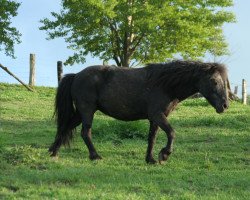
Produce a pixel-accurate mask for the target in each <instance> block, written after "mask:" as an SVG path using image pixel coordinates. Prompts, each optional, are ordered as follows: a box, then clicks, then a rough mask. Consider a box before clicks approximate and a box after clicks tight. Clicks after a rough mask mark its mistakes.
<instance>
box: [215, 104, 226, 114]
mask: <svg viewBox="0 0 250 200" xmlns="http://www.w3.org/2000/svg"><path fill="white" fill-rule="evenodd" d="M215 109H216V112H217V113H223V112H225V110H226V109H228V105H227V104H223V105H220V106H217V107H216V108H215Z"/></svg>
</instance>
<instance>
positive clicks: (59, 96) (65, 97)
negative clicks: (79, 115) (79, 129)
mask: <svg viewBox="0 0 250 200" xmlns="http://www.w3.org/2000/svg"><path fill="white" fill-rule="evenodd" d="M74 78H75V74H67V75H66V76H65V77H64V78H63V79H62V80H61V82H60V84H59V86H58V89H57V93H56V98H55V113H54V116H55V118H56V123H57V134H56V139H55V143H57V144H58V143H59V144H64V145H69V142H70V140H71V139H72V137H73V133H74V128H73V129H72V127H70V123H71V120H72V117H73V116H74V115H75V114H76V110H75V108H74V104H73V100H72V96H71V85H72V83H73V80H74ZM55 143H54V144H53V145H54V147H55V148H56V144H55ZM53 145H52V146H53ZM52 146H51V148H52ZM50 150H51V149H50Z"/></svg>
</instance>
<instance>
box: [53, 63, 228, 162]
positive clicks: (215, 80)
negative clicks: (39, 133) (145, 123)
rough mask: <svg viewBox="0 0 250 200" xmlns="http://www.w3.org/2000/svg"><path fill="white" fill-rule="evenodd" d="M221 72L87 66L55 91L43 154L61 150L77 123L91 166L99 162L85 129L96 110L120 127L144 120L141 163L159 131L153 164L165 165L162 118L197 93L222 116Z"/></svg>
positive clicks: (206, 67)
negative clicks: (52, 126)
mask: <svg viewBox="0 0 250 200" xmlns="http://www.w3.org/2000/svg"><path fill="white" fill-rule="evenodd" d="M226 80H227V70H226V68H225V67H224V66H223V65H221V64H218V63H202V62H193V61H174V62H169V63H163V64H149V65H147V66H146V67H144V68H137V69H127V68H118V67H111V66H91V67H88V68H86V69H84V70H82V71H81V72H79V73H77V74H68V75H66V76H65V77H64V78H63V79H62V81H61V82H60V85H59V87H58V90H57V95H56V100H55V114H56V117H57V134H56V137H55V141H54V143H53V144H52V145H51V147H50V149H49V151H50V152H51V156H56V155H57V152H58V150H59V148H60V146H61V145H62V144H69V142H70V139H71V138H72V135H73V132H74V129H75V128H76V126H78V125H80V124H81V123H82V131H81V136H82V138H83V140H84V142H85V144H86V145H87V147H88V150H89V158H90V159H91V160H95V159H101V157H100V156H99V155H98V153H97V151H96V149H95V147H94V145H93V143H92V141H91V126H92V121H93V117H94V113H95V112H96V111H97V110H100V111H101V112H103V113H105V114H107V115H109V116H111V117H114V118H116V119H120V120H124V121H132V120H139V119H148V120H149V122H150V128H149V135H148V148H147V153H146V162H147V163H156V161H155V159H154V158H153V153H152V151H153V146H154V142H155V135H156V132H157V130H158V127H160V128H161V129H162V130H163V131H165V132H166V135H167V144H166V146H165V147H164V148H162V149H161V151H160V153H159V157H158V159H159V162H161V161H164V160H167V158H168V156H169V155H170V154H171V152H172V149H173V140H174V137H175V133H174V130H173V129H172V127H171V126H170V124H169V122H168V121H167V119H166V117H167V116H168V115H169V113H170V112H171V111H173V109H174V108H175V107H176V105H177V104H178V103H179V102H180V101H183V100H184V99H186V98H187V97H189V96H191V95H193V94H195V93H197V92H200V93H201V94H202V95H203V96H204V97H205V98H206V99H207V100H208V102H209V103H210V104H211V105H212V106H213V107H214V108H215V109H216V111H217V113H222V112H223V111H224V110H225V109H227V108H228V105H229V102H228V95H227V85H226V84H225V83H226Z"/></svg>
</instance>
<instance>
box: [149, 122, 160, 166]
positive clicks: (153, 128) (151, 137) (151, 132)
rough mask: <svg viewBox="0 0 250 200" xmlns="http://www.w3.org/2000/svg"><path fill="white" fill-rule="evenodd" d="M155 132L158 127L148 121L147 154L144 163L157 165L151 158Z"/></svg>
mask: <svg viewBox="0 0 250 200" xmlns="http://www.w3.org/2000/svg"><path fill="white" fill-rule="evenodd" d="M157 130H158V125H157V124H155V123H154V122H152V121H150V128H149V134H148V148H147V153H146V162H147V163H149V164H155V163H157V162H156V160H155V159H154V157H153V147H154V143H155V136H156V133H157Z"/></svg>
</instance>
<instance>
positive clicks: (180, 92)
mask: <svg viewBox="0 0 250 200" xmlns="http://www.w3.org/2000/svg"><path fill="white" fill-rule="evenodd" d="M188 73H190V74H188ZM199 80H200V77H199V76H197V75H195V74H192V72H191V71H190V72H187V73H182V74H181V75H179V81H178V83H176V84H174V85H171V84H170V85H169V89H168V88H166V90H167V92H168V93H169V94H170V95H171V97H172V99H178V100H179V101H183V100H185V99H186V98H188V97H190V96H192V95H194V94H195V93H197V92H199Z"/></svg>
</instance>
